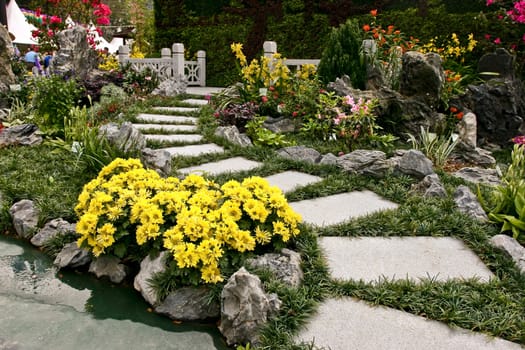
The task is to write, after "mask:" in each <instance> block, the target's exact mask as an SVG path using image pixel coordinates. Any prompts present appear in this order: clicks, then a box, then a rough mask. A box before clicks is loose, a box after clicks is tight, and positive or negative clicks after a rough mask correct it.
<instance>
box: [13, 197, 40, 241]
mask: <svg viewBox="0 0 525 350" xmlns="http://www.w3.org/2000/svg"><path fill="white" fill-rule="evenodd" d="M9 213H10V214H11V217H12V218H13V226H14V228H15V231H16V233H17V235H19V236H20V237H22V238H30V237H31V236H32V235H33V234H34V233H35V231H36V229H37V225H38V215H39V211H38V208H37V207H36V206H35V203H34V202H33V201H31V200H29V199H23V200H21V201H19V202H16V203H15V204H13V206H12V207H11V208H10V209H9Z"/></svg>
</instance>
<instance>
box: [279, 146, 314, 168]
mask: <svg viewBox="0 0 525 350" xmlns="http://www.w3.org/2000/svg"><path fill="white" fill-rule="evenodd" d="M277 154H279V155H280V156H281V157H283V158H287V159H292V160H300V161H305V162H308V163H313V164H316V163H319V161H320V160H321V153H319V152H317V151H316V150H315V149H313V148H308V147H305V146H290V147H284V148H281V149H279V150H277Z"/></svg>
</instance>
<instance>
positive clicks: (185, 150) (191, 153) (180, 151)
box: [163, 143, 224, 157]
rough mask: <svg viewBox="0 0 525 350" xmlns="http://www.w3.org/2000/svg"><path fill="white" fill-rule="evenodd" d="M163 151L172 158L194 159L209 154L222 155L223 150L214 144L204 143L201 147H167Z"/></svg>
mask: <svg viewBox="0 0 525 350" xmlns="http://www.w3.org/2000/svg"><path fill="white" fill-rule="evenodd" d="M163 150H165V151H168V152H169V153H170V154H171V156H172V157H175V156H188V157H195V156H200V155H202V154H211V153H223V152H224V148H222V147H221V146H219V145H216V144H214V143H205V144H202V145H189V146H180V147H167V148H163Z"/></svg>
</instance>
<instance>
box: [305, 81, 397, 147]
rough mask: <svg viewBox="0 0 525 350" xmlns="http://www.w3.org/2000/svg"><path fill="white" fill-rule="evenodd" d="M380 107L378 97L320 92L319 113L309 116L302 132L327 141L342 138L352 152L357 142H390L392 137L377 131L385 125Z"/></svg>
mask: <svg viewBox="0 0 525 350" xmlns="http://www.w3.org/2000/svg"><path fill="white" fill-rule="evenodd" d="M376 106H377V101H376V100H364V99H363V98H357V99H356V98H354V97H353V96H350V95H346V96H343V97H340V96H336V95H335V94H334V93H333V92H326V91H323V92H322V93H321V94H320V95H319V103H318V111H317V114H316V115H315V116H309V117H306V118H305V119H306V120H305V122H304V123H303V126H302V128H301V132H303V133H306V134H309V135H311V136H314V137H322V138H323V139H324V140H330V139H332V140H337V139H341V140H343V141H344V143H345V145H346V146H347V148H348V150H350V151H352V149H353V148H354V146H355V145H356V144H365V143H373V142H377V141H379V142H382V143H383V142H384V143H389V140H390V141H393V138H392V137H390V136H388V135H383V136H380V135H378V134H377V131H378V130H380V129H381V127H380V126H379V125H377V123H376V115H375V114H374V108H375V107H376Z"/></svg>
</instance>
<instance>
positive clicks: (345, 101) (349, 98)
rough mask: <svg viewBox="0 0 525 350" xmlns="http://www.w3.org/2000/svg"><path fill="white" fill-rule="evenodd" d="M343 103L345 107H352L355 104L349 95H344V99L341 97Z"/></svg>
mask: <svg viewBox="0 0 525 350" xmlns="http://www.w3.org/2000/svg"><path fill="white" fill-rule="evenodd" d="M343 103H344V104H345V105H349V106H353V105H354V104H355V102H354V98H353V97H352V96H350V95H346V96H345V97H343Z"/></svg>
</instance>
